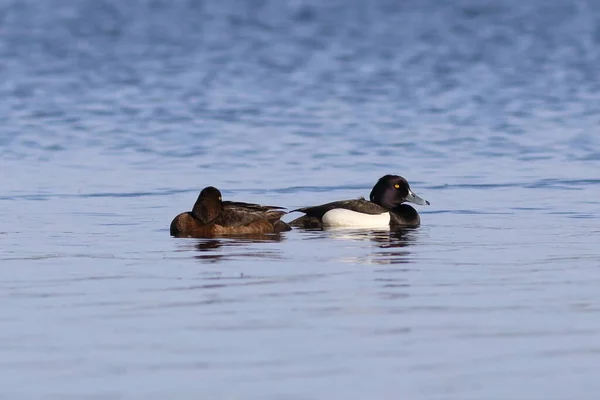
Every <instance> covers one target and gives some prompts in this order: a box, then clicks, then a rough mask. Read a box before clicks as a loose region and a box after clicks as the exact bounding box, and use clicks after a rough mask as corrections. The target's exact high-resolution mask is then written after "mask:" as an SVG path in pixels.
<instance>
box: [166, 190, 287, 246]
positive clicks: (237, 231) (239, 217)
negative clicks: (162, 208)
mask: <svg viewBox="0 0 600 400" xmlns="http://www.w3.org/2000/svg"><path fill="white" fill-rule="evenodd" d="M282 209H283V208H282V207H274V206H261V205H258V204H250V203H242V202H234V201H222V198H221V192H219V190H218V189H217V188H214V187H212V186H208V187H206V188H204V189H203V190H202V191H201V192H200V195H199V196H198V200H196V203H195V204H194V208H193V209H192V211H189V212H184V213H181V214H179V215H178V216H176V217H175V219H173V222H171V236H175V237H196V238H200V237H213V236H223V235H247V234H262V233H274V232H284V231H289V230H290V229H292V228H291V227H290V226H289V225H288V224H286V223H285V222H283V221H281V220H280V218H281V217H282V216H283V215H285V214H286V212H285V211H281V210H282Z"/></svg>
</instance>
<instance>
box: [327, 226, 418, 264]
mask: <svg viewBox="0 0 600 400" xmlns="http://www.w3.org/2000/svg"><path fill="white" fill-rule="evenodd" d="M416 231H417V229H415V228H404V229H393V230H389V229H382V230H365V229H356V230H350V229H332V228H324V229H323V232H325V233H326V234H327V235H328V236H329V237H330V238H332V239H342V240H363V241H366V240H368V241H371V242H373V243H374V244H375V249H374V250H373V251H372V252H371V253H370V254H369V256H368V257H365V258H364V259H363V258H361V259H360V260H355V261H362V262H365V263H369V264H371V263H375V264H407V263H410V262H412V260H411V258H410V251H409V249H408V248H409V247H410V246H411V245H412V244H414V243H415V242H416Z"/></svg>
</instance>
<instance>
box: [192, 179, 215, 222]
mask: <svg viewBox="0 0 600 400" xmlns="http://www.w3.org/2000/svg"><path fill="white" fill-rule="evenodd" d="M221 211H223V203H222V198H221V192H219V189H217V188H215V187H212V186H208V187H205V188H204V189H202V191H201V192H200V195H199V196H198V200H196V204H194V208H193V209H192V214H193V215H194V217H196V218H197V219H199V220H200V221H201V222H202V223H205V224H207V223H209V222H211V221H213V220H214V219H215V218H217V217H218V216H219V215H220V214H221Z"/></svg>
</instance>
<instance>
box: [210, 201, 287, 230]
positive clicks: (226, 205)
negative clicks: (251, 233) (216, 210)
mask: <svg viewBox="0 0 600 400" xmlns="http://www.w3.org/2000/svg"><path fill="white" fill-rule="evenodd" d="M283 210H284V208H283V207H278V206H262V205H260V204H252V203H243V202H240V201H224V202H223V212H222V213H221V215H220V216H219V218H218V221H217V223H218V224H219V225H223V226H228V227H240V226H246V225H249V224H251V223H254V222H257V221H269V222H271V223H273V224H275V223H276V222H277V221H279V219H280V218H281V217H282V216H283V215H285V214H287V213H286V212H285V211H283Z"/></svg>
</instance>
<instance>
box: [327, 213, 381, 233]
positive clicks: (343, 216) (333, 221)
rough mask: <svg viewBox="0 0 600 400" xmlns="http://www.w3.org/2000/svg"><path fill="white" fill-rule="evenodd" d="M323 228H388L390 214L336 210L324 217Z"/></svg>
mask: <svg viewBox="0 0 600 400" xmlns="http://www.w3.org/2000/svg"><path fill="white" fill-rule="evenodd" d="M323 226H328V227H347V228H388V227H389V226H390V213H387V212H386V213H383V214H377V215H369V214H363V213H359V212H356V211H352V210H346V209H345V208H334V209H333V210H329V211H327V212H326V213H325V215H323Z"/></svg>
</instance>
